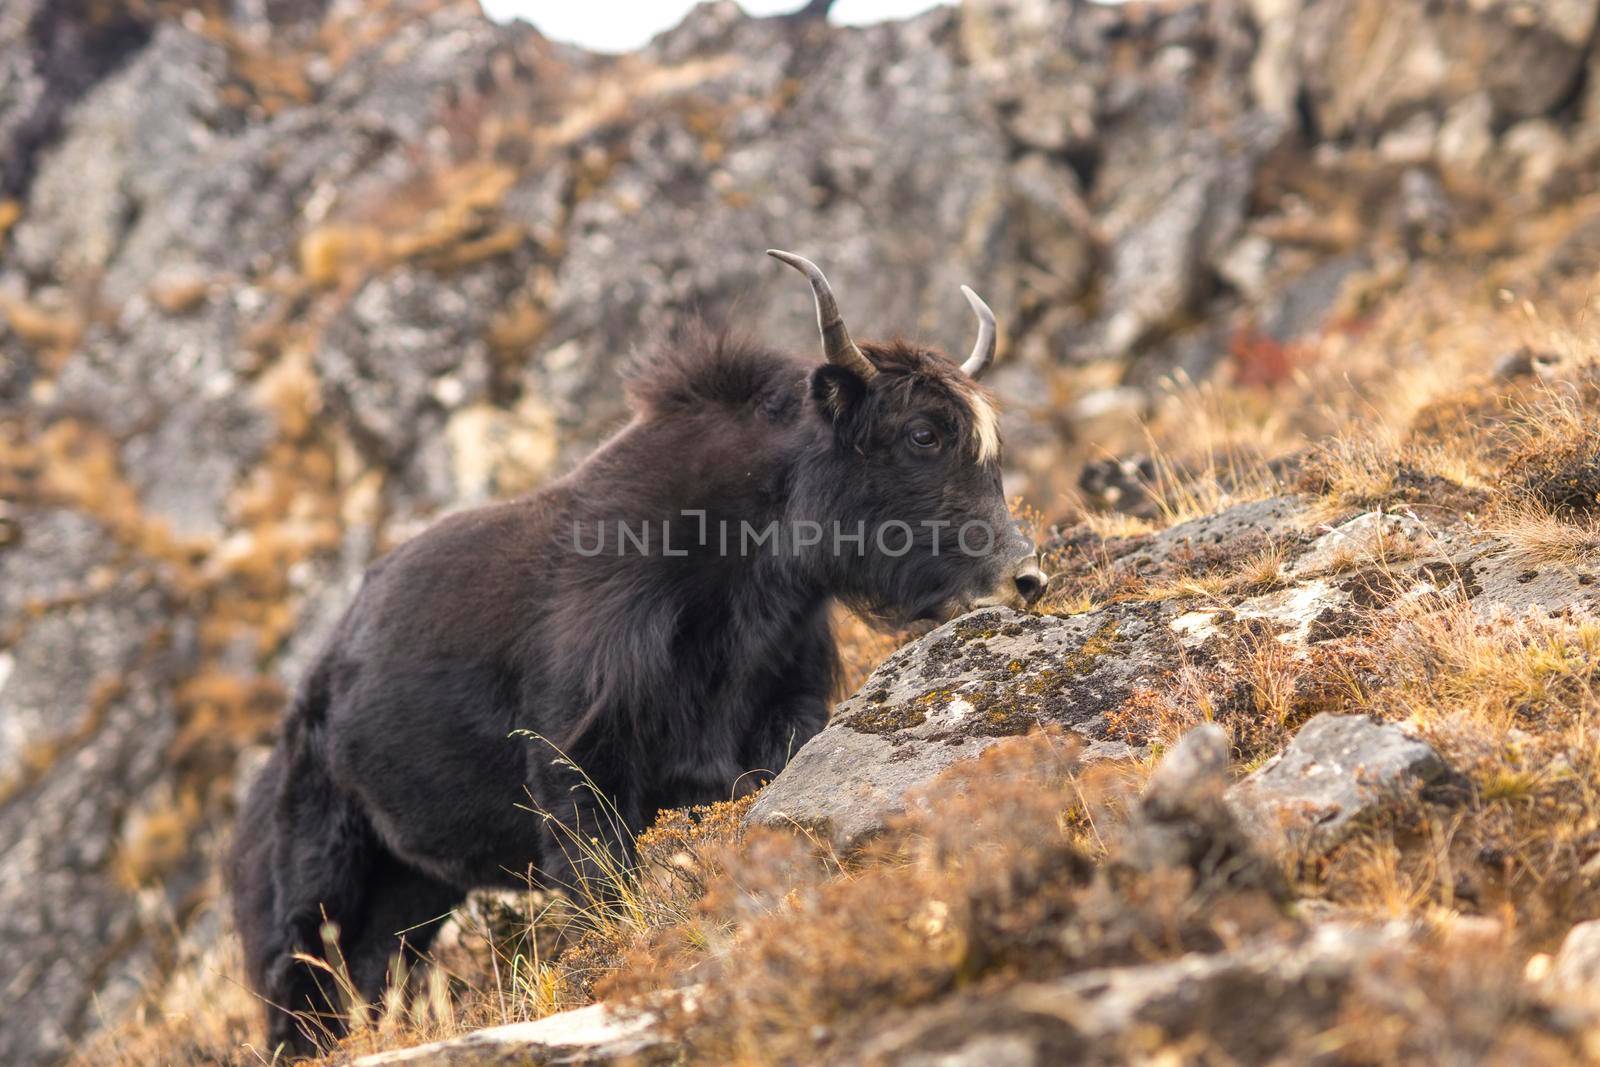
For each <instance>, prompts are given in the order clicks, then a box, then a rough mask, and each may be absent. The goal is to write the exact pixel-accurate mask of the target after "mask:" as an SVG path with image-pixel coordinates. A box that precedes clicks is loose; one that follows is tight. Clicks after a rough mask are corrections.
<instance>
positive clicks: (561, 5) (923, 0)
mask: <svg viewBox="0 0 1600 1067" xmlns="http://www.w3.org/2000/svg"><path fill="white" fill-rule="evenodd" d="M481 3H482V4H483V9H484V11H486V12H487V13H488V15H489V17H490V18H492V19H497V20H500V21H506V20H508V19H514V18H522V19H527V20H528V21H529V22H531V23H533V24H534V25H535V26H537V27H538V28H539V31H540V32H541V33H543V34H544V35H545V36H546V37H550V38H553V39H555V40H557V41H567V42H569V43H571V44H577V45H582V46H583V47H585V48H588V49H590V50H591V51H595V52H629V51H632V50H633V49H635V48H638V47H639V46H640V45H642V44H644V43H645V42H646V41H648V40H650V38H652V37H654V36H655V35H656V34H658V33H660V32H661V31H662V30H665V29H669V28H671V27H673V26H676V25H677V24H678V22H679V21H680V20H681V19H682V18H683V16H684V14H685V13H686V12H687V11H688V10H689V9H690V8H691V7H693V6H694V0H481ZM739 3H740V6H741V7H743V8H744V9H745V10H746V11H748V12H749V13H750V14H752V15H776V14H779V13H781V12H785V11H794V10H796V9H798V8H801V7H804V6H805V0H739ZM938 6H939V2H938V0H836V2H835V3H834V5H833V11H832V13H831V14H830V15H829V20H830V21H832V22H838V23H844V24H847V25H859V24H861V23H865V22H881V21H883V20H885V19H903V18H908V17H910V16H911V15H916V14H920V13H921V12H923V11H927V10H928V9H929V8H934V7H938Z"/></svg>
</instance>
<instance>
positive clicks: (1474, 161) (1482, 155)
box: [1434, 93, 1495, 174]
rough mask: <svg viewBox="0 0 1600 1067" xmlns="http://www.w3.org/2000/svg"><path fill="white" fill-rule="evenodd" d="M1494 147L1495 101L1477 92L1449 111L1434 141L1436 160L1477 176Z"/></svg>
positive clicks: (1440, 163) (1455, 104) (1458, 102)
mask: <svg viewBox="0 0 1600 1067" xmlns="http://www.w3.org/2000/svg"><path fill="white" fill-rule="evenodd" d="M1494 147H1495V142H1494V101H1493V100H1491V99H1490V98H1489V94H1488V93H1473V94H1472V95H1471V96H1467V97H1464V98H1463V99H1461V100H1458V101H1456V102H1455V103H1454V104H1452V105H1450V108H1449V110H1447V111H1446V112H1445V116H1444V122H1443V123H1442V124H1441V125H1440V127H1439V136H1438V138H1437V139H1436V140H1435V142H1434V158H1436V159H1437V160H1438V161H1439V165H1440V166H1443V167H1447V168H1450V169H1453V170H1457V171H1462V172H1465V173H1468V174H1476V173H1478V172H1479V171H1481V170H1482V168H1483V165H1484V163H1485V162H1487V161H1488V159H1489V157H1490V154H1491V153H1492V152H1493V151H1494Z"/></svg>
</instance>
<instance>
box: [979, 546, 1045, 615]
mask: <svg viewBox="0 0 1600 1067" xmlns="http://www.w3.org/2000/svg"><path fill="white" fill-rule="evenodd" d="M1049 584H1050V576H1049V575H1047V574H1045V572H1044V570H1043V568H1041V567H1040V566H1039V553H1037V552H1030V553H1029V554H1028V555H1026V556H1023V557H1021V558H1020V559H1017V560H1016V561H1014V562H1013V563H1011V564H1010V565H1008V566H1007V568H1006V570H1005V571H1004V572H1003V573H1002V574H1001V576H1000V581H999V582H998V583H996V588H995V591H994V592H993V593H991V594H990V595H989V596H986V597H984V598H982V599H981V600H978V601H976V602H974V603H973V604H972V607H975V608H992V607H1008V608H1025V607H1028V606H1030V605H1031V604H1033V603H1034V602H1035V601H1037V600H1038V599H1039V598H1040V597H1041V596H1043V595H1044V590H1045V586H1047V585H1049Z"/></svg>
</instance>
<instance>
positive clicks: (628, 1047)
mask: <svg viewBox="0 0 1600 1067" xmlns="http://www.w3.org/2000/svg"><path fill="white" fill-rule="evenodd" d="M656 1026H657V1020H656V1017H655V1016H654V1015H653V1014H651V1013H650V1012H647V1011H642V1010H640V1011H631V1010H624V1009H618V1008H614V1007H610V1006H608V1005H605V1004H592V1005H590V1006H589V1007H587V1008H578V1009H576V1010H573V1011H564V1012H560V1013H559V1014H556V1015H551V1016H547V1017H546V1018H543V1019H539V1020H537V1021H535V1022H530V1023H511V1024H509V1025H506V1026H491V1027H487V1028H485V1029H483V1030H477V1031H474V1032H473V1033H470V1034H468V1035H467V1036H465V1037H458V1038H452V1039H450V1040H448V1041H436V1042H434V1043H433V1044H429V1045H418V1046H416V1047H414V1048H408V1049H401V1050H399V1051H397V1052H380V1053H376V1054H374V1055H370V1056H362V1057H359V1058H358V1059H356V1060H355V1061H354V1062H353V1064H352V1067H391V1065H398V1064H407V1065H410V1067H513V1065H516V1067H613V1065H614V1067H653V1065H656V1064H662V1065H665V1064H674V1063H678V1062H679V1054H678V1049H677V1047H676V1046H675V1045H673V1044H672V1043H671V1042H670V1041H669V1040H668V1039H667V1038H666V1037H664V1036H663V1035H661V1034H660V1033H659V1032H658V1031H657V1029H656Z"/></svg>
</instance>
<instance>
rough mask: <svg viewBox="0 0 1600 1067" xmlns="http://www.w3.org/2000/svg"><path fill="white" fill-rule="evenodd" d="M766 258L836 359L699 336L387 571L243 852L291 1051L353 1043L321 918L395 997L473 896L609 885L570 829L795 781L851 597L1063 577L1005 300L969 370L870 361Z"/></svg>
mask: <svg viewBox="0 0 1600 1067" xmlns="http://www.w3.org/2000/svg"><path fill="white" fill-rule="evenodd" d="M771 254H772V255H774V256H775V257H777V258H778V259H780V260H782V261H783V262H785V263H787V264H789V265H791V266H793V267H794V268H796V269H797V270H799V271H801V272H802V273H804V274H805V275H806V276H807V278H808V279H809V280H810V282H811V286H812V290H813V295H814V298H815V302H816V309H817V317H818V322H819V325H820V327H821V332H822V347H823V354H824V356H825V359H824V360H823V361H822V362H820V363H818V362H815V361H814V360H807V359H799V358H795V357H792V356H787V355H781V354H778V353H776V352H772V351H768V350H766V349H764V348H761V347H757V346H753V345H750V344H745V343H737V342H732V341H729V340H726V339H721V338H717V337H713V336H711V335H709V334H705V333H695V334H693V335H692V336H690V337H687V338H679V340H678V342H677V343H676V344H673V345H669V346H666V348H665V350H662V351H658V352H655V353H654V354H653V355H652V356H650V357H649V358H646V359H643V360H640V361H638V363H637V365H636V367H635V368H634V369H633V371H632V373H631V376H630V381H629V383H628V392H629V398H630V401H631V407H632V411H633V417H632V421H631V422H629V423H628V425H627V426H626V427H624V428H623V429H622V430H621V431H620V432H618V433H617V434H616V435H615V436H614V437H612V438H611V439H610V440H609V441H607V442H606V443H605V444H604V445H603V446H602V447H601V448H600V449H599V450H598V451H596V452H595V453H594V454H593V455H592V456H590V457H589V458H588V460H587V461H585V462H584V463H583V464H582V465H580V466H579V467H578V468H577V469H575V470H574V471H573V472H572V473H571V474H569V475H567V476H566V477H564V478H562V479H561V480H559V481H557V482H555V483H553V484H551V485H549V486H548V487H546V488H544V489H541V490H540V491H538V492H536V493H534V494H532V495H531V496H528V497H525V498H523V499H519V500H514V501H511V502H508V503H502V504H497V505H493V506H489V507H484V508H480V509H477V510H473V511H467V512H463V513H460V514H456V515H452V516H450V517H448V518H446V519H444V520H442V521H440V522H439V523H437V524H436V525H434V526H433V527H432V528H431V529H429V530H428V531H426V532H425V533H423V534H421V535H420V536H418V537H416V538H415V539H413V540H411V541H409V542H407V543H406V544H404V545H402V546H400V547H399V548H397V549H396V550H395V551H394V552H393V553H391V554H390V555H389V556H388V557H386V558H385V559H383V560H381V561H379V562H378V563H376V564H374V565H373V566H372V568H371V569H370V570H369V571H368V572H367V575H366V577H365V580H364V582H363V584H362V586H361V589H360V591H359V592H358V593H357V594H356V596H355V599H354V601H353V603H352V604H351V605H350V607H349V609H348V610H347V611H346V613H345V615H344V617H343V619H342V620H341V621H340V622H339V624H338V626H337V628H336V630H335V632H334V633H333V635H332V637H331V638H330V639H329V640H328V642H327V644H326V646H325V647H324V648H323V650H322V652H321V653H320V656H319V658H318V659H317V660H316V661H315V663H314V664H313V665H312V666H311V668H310V670H309V672H308V673H307V674H306V676H305V677H304V679H303V680H302V683H301V685H300V687H299V689H298V691H297V693H296V695H295V698H294V701H293V705H292V707H291V708H290V709H289V711H288V714H287V716H286V719H285V721H284V724H283V729H282V734H281V737H280V738H279V740H278V742H277V745H276V747H275V749H274V751H273V753H272V755H271V758H270V759H269V761H268V762H267V764H266V767H265V769H264V771H263V772H262V774H261V776H260V778H259V779H258V780H257V781H256V782H255V784H254V787H253V789H252V790H251V792H250V794H249V798H248V800H247V802H246V804H245V806H244V810H243V811H242V813H241V815H240V819H239V825H238V830H237V833H236V839H235V843H234V853H233V857H232V862H231V865H230V882H231V887H232V891H233V894H234V900H235V914H236V918H237V923H238V927H239V931H240V934H241V936H242V938H243V940H244V947H245V957H246V962H247V966H248V968H249V974H250V978H251V980H252V982H253V983H254V985H255V987H256V990H257V991H258V992H259V994H260V995H261V997H262V999H263V1000H264V1001H265V1002H266V1003H267V1004H268V1005H269V1008H268V1032H269V1038H270V1040H271V1042H272V1043H273V1044H279V1043H281V1044H284V1045H286V1046H287V1047H288V1048H289V1049H290V1050H292V1051H308V1050H309V1049H310V1048H311V1041H310V1036H309V1033H308V1030H309V1029H310V1028H312V1027H317V1026H320V1027H325V1028H326V1030H327V1031H329V1032H332V1033H337V1032H339V1029H340V1023H339V1021H338V1018H337V1015H336V1011H335V1006H336V1004H337V999H336V997H335V995H334V987H333V980H332V979H331V978H330V977H329V976H328V975H327V974H326V973H325V972H323V971H320V970H319V969H317V968H315V967H313V966H311V965H309V964H308V963H306V962H305V960H304V959H297V958H296V957H297V955H301V954H304V955H310V956H315V957H323V956H325V955H326V948H325V946H324V932H323V928H324V924H325V922H326V923H328V924H331V925H332V927H333V929H335V930H336V931H337V935H336V936H337V939H338V945H337V947H338V955H340V956H342V958H343V960H344V962H345V964H346V966H347V967H348V974H349V979H350V981H351V982H352V983H353V984H354V986H355V988H356V990H357V991H358V992H359V993H360V994H361V995H362V996H363V997H365V998H366V999H368V1000H369V1001H370V1000H374V999H375V998H376V997H377V995H378V994H379V992H380V991H381V990H382V988H383V986H384V983H385V981H386V972H387V969H388V966H389V962H390V960H391V959H392V958H393V957H394V955H395V954H396V952H398V951H401V950H402V949H403V950H404V951H405V952H407V953H409V954H411V955H413V956H415V955H416V954H418V953H421V952H424V951H425V950H426V949H427V947H428V944H429V941H430V939H431V937H432V933H433V929H434V927H435V926H436V925H437V922H438V920H439V919H441V917H443V916H444V915H445V914H446V913H448V912H449V910H450V909H451V907H453V906H454V905H455V904H457V903H459V902H460V900H461V899H462V897H463V896H464V895H465V894H466V892H467V891H468V890H470V889H473V888H475V887H480V886H494V885H511V886H515V885H519V884H526V881H527V879H528V878H530V877H531V878H533V879H534V880H535V881H536V882H538V883H539V884H542V885H545V886H547V887H552V888H554V887H569V888H570V887H574V886H576V885H579V884H581V883H582V882H583V881H584V879H585V877H586V874H592V873H593V872H592V871H588V872H586V870H585V863H586V862H592V859H593V856H594V853H592V852H590V853H589V856H590V859H589V860H585V858H584V854H585V852H586V851H588V850H586V849H583V848H576V847H575V840H576V838H577V837H582V838H583V839H584V840H585V841H586V842H588V841H590V839H591V838H594V839H597V840H598V841H599V842H600V845H599V847H600V848H602V849H610V850H613V851H614V854H615V855H616V856H618V857H619V859H620V861H622V862H626V859H627V857H628V849H629V847H630V835H631V834H633V833H635V832H637V831H639V830H641V829H643V828H644V827H645V826H646V825H647V824H648V823H649V822H650V821H651V819H652V818H653V817H654V815H655V813H656V812H657V811H659V810H661V809H665V808H672V807H679V806H683V805H688V804H697V803H707V802H711V801H715V800H720V799H726V798H728V797H729V796H730V795H732V794H733V793H734V792H735V791H736V790H737V789H739V788H740V787H741V783H742V782H743V781H745V780H746V779H747V776H748V775H749V774H750V772H755V771H760V772H766V773H768V774H771V773H775V772H776V771H778V770H779V769H781V768H782V767H783V765H784V763H785V762H786V761H787V759H788V757H789V755H790V753H792V752H793V751H794V750H795V749H796V748H798V747H799V746H800V745H802V744H804V743H805V742H806V740H807V739H808V738H810V737H811V736H812V735H813V734H815V733H816V732H817V731H818V730H820V729H821V728H822V726H823V725H824V723H825V722H826V720H827V717H828V700H829V696H830V692H831V690H832V688H833V686H834V684H835V679H836V675H837V673H838V656H837V653H836V650H835V647H834V639H833V635H832V632H831V630H830V625H829V617H830V607H831V605H832V604H833V603H834V602H835V601H842V602H843V603H845V604H847V605H849V606H851V607H853V608H854V609H856V610H858V611H860V612H863V613H864V614H866V615H868V616H870V617H872V618H874V619H877V620H881V621H882V622H883V623H885V624H887V625H902V624H909V623H912V622H915V621H918V620H933V621H940V620H944V619H948V618H951V617H953V616H954V615H956V614H958V613H960V612H962V611H965V610H967V609H968V608H970V607H974V606H978V605H983V604H993V603H1011V604H1019V605H1020V604H1024V603H1028V602H1031V601H1032V600H1033V599H1035V598H1036V597H1037V596H1038V595H1039V593H1040V592H1041V591H1042V590H1043V587H1044V581H1045V577H1044V575H1043V574H1042V573H1041V571H1040V569H1039V566H1038V562H1037V556H1036V553H1035V550H1034V547H1033V545H1032V544H1031V543H1030V542H1029V541H1028V540H1027V538H1025V537H1024V536H1023V535H1022V534H1021V533H1020V532H1019V530H1018V529H1017V527H1016V525H1015V523H1014V522H1013V521H1012V519H1011V517H1010V515H1009V513H1008V510H1007V507H1006V501H1005V496H1004V494H1003V492H1002V489H1001V484H1000V440H999V435H998V430H997V427H996V420H995V413H994V408H993V406H992V404H991V402H990V399H989V398H988V396H987V395H986V394H985V392H984V391H983V390H982V389H981V388H980V387H979V386H978V385H977V384H976V380H975V379H976V378H977V377H978V376H979V375H980V374H981V373H982V372H983V370H984V369H985V368H986V367H987V366H988V365H989V362H990V361H991V359H992V358H993V356H994V350H995V329H994V316H993V314H992V313H991V312H990V311H989V308H988V307H987V306H986V305H985V304H984V303H983V301H982V300H980V299H978V297H977V296H976V294H974V293H973V292H972V291H971V290H970V289H966V288H965V287H963V291H964V292H965V294H966V296H967V299H968V300H969V301H970V303H971V305H972V307H973V310H974V311H975V312H976V314H977V317H978V323H979V331H978V340H977V343H976V345H975V346H974V348H973V351H972V354H971V356H970V357H969V358H968V359H967V360H966V362H965V363H964V364H957V363H955V362H953V361H952V360H950V359H949V358H947V357H946V356H944V355H942V354H940V353H937V352H933V351H929V350H927V349H923V348H918V347H915V346H913V345H910V344H907V343H904V342H893V343H887V344H872V343H863V344H861V345H857V344H856V343H855V342H853V341H852V340H851V338H850V334H849V332H848V331H847V330H846V328H845V325H844V322H843V321H842V320H841V318H840V316H839V311H838V306H837V304H836V302H835V300H834V297H833V294H832V292H831V291H830V289H829V287H828V283H827V280H826V279H825V278H824V277H823V275H822V272H821V271H819V270H818V269H817V268H816V266H815V265H814V264H812V263H811V262H809V261H808V260H805V259H802V258H801V257H799V256H795V255H790V254H788V253H783V252H773V253H771ZM558 751H559V752H560V753H562V757H558V756H557V752H558ZM580 771H581V773H580ZM585 778H586V779H587V781H585V780H584V779H585ZM530 809H532V810H530ZM535 811H537V812H539V813H540V814H534V812H535ZM402 942H403V944H402ZM297 1016H298V1017H297ZM310 1019H316V1020H318V1021H317V1022H315V1023H308V1020H310Z"/></svg>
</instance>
